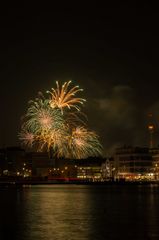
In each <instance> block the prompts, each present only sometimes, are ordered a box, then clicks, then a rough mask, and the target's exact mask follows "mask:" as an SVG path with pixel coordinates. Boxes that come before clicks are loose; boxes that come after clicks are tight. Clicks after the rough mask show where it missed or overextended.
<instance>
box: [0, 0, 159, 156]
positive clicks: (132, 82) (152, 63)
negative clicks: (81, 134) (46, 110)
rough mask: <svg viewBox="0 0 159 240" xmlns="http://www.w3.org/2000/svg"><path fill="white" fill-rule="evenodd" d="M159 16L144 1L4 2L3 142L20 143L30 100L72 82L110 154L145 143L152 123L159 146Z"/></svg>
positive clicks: (0, 28) (0, 23)
mask: <svg viewBox="0 0 159 240" xmlns="http://www.w3.org/2000/svg"><path fill="white" fill-rule="evenodd" d="M137 2H138V4H136V3H137ZM158 20H159V19H158V8H157V6H152V5H149V4H147V3H146V2H145V3H144V4H141V5H139V1H136V2H135V1H131V2H129V3H127V4H124V3H120V1H118V3H116V2H113V3H112V4H109V5H105V6H104V5H96V4H93V3H91V5H85V4H83V5H82V3H81V4H80V5H78V4H77V2H74V5H72V4H70V5H69V4H68V2H67V4H66V5H63V4H62V3H59V5H57V4H56V5H55V4H54V5H45V4H44V3H43V4H42V5H40V4H38V5H37V6H35V5H21V6H15V5H14V6H4V7H2V8H1V16H0V31H1V32H0V33H1V37H0V39H1V40H0V46H1V52H0V53H1V54H0V59H1V60H0V63H1V65H0V66H1V70H0V79H1V94H0V99H1V101H0V104H1V106H0V107H1V118H0V126H1V127H0V145H1V146H4V145H7V146H12V145H19V140H18V137H17V135H18V132H19V131H20V118H21V116H22V115H23V114H24V113H25V111H26V108H27V102H28V100H30V99H34V98H35V97H36V96H37V93H38V91H42V92H45V91H46V90H49V89H50V88H51V87H54V86H55V81H56V80H60V81H61V82H64V81H66V80H70V79H72V80H73V83H74V84H75V85H80V87H81V88H84V93H83V96H84V97H85V98H86V99H87V103H86V105H85V108H84V109H83V111H84V112H85V113H86V114H87V115H88V119H89V122H88V125H89V127H90V128H91V129H92V130H95V131H96V132H97V133H98V134H99V135H100V137H101V142H102V144H103V146H104V151H105V152H107V151H110V149H112V148H113V147H115V146H117V145H123V144H126V145H138V146H145V145H148V144H149V134H148V131H147V123H148V122H150V121H153V123H154V124H155V127H156V128H155V133H154V138H155V144H156V145H158V141H159V124H158V123H159V96H158V95H159V83H158V81H159V69H158V65H159V57H158V56H159V45H158V44H159V27H158ZM150 112H151V113H152V114H153V115H152V119H150V118H149V117H148V114H149V113H150Z"/></svg>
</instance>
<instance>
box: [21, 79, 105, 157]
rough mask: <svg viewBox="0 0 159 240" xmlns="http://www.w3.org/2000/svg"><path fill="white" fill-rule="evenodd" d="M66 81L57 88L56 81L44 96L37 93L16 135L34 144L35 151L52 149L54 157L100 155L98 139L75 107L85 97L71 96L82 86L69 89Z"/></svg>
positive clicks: (81, 102)
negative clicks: (53, 86)
mask: <svg viewBox="0 0 159 240" xmlns="http://www.w3.org/2000/svg"><path fill="white" fill-rule="evenodd" d="M70 83H71V81H69V82H65V83H64V84H63V85H62V86H61V87H60V85H59V83H58V82H56V88H55V89H54V88H52V91H48V92H47V93H49V97H48V98H45V97H44V95H43V94H42V93H40V94H39V97H38V98H36V99H35V101H29V107H28V110H27V112H26V114H25V116H24V118H23V120H24V121H23V124H22V130H21V133H20V134H19V138H20V140H21V141H22V142H23V143H24V144H25V145H26V146H29V147H32V146H34V147H35V146H36V148H37V150H38V151H43V150H47V151H50V149H52V150H53V152H54V153H55V154H56V156H58V157H65V158H77V159H80V158H87V157H89V156H98V155H101V149H102V147H101V145H100V142H99V138H98V136H97V134H96V133H94V132H93V131H89V130H87V129H86V124H85V121H84V120H83V116H85V115H84V114H83V113H82V112H81V111H80V108H79V104H83V102H84V101H85V99H83V98H78V97H76V96H75V95H76V94H77V93H79V92H80V91H82V89H80V88H79V87H78V86H75V87H73V88H69V85H70ZM50 95H51V99H50ZM72 108H74V110H72ZM81 116H82V117H81ZM79 125H80V126H79Z"/></svg>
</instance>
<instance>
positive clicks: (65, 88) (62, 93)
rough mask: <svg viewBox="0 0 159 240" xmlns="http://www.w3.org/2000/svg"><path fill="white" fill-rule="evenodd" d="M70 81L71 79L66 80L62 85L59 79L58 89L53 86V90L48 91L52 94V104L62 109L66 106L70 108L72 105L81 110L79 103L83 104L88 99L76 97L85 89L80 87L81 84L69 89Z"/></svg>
mask: <svg viewBox="0 0 159 240" xmlns="http://www.w3.org/2000/svg"><path fill="white" fill-rule="evenodd" d="M70 83H71V81H69V82H65V83H64V84H63V85H62V86H61V87H60V85H59V83H58V81H56V89H55V88H52V91H47V92H48V93H50V94H51V100H50V106H51V107H52V108H56V107H58V108H60V109H61V110H63V108H66V107H67V108H69V109H70V108H71V107H74V108H76V109H77V110H78V111H79V110H80V109H79V106H77V104H79V103H80V104H83V102H84V101H86V100H85V99H83V98H77V97H75V94H76V93H77V92H80V91H83V89H80V88H79V86H75V87H73V88H70V89H69V85H70Z"/></svg>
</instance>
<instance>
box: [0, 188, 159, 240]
mask: <svg viewBox="0 0 159 240" xmlns="http://www.w3.org/2000/svg"><path fill="white" fill-rule="evenodd" d="M0 208H1V212H0V213H1V214H0V239H2V240H3V239H13V238H14V239H24V240H26V239H29V240H32V239H38V240H41V239H43V240H44V239H47V240H52V239H53V240H79V239H82V240H85V239H88V240H101V239H103V240H104V239H133V240H134V239H144V240H147V239H159V186H157V185H156V186H152V185H149V186H80V185H43V186H32V187H25V188H22V189H9V188H8V189H7V188H3V189H0Z"/></svg>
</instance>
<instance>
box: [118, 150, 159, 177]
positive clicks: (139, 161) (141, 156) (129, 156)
mask: <svg viewBox="0 0 159 240" xmlns="http://www.w3.org/2000/svg"><path fill="white" fill-rule="evenodd" d="M156 156H159V155H156ZM154 159H155V154H154V152H152V149H149V148H145V147H122V148H117V149H116V150H115V154H114V164H115V169H116V174H115V178H116V179H125V180H155V174H154ZM156 159H157V157H156ZM156 161H158V160H156Z"/></svg>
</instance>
